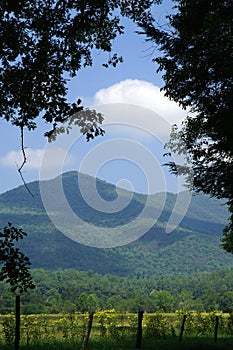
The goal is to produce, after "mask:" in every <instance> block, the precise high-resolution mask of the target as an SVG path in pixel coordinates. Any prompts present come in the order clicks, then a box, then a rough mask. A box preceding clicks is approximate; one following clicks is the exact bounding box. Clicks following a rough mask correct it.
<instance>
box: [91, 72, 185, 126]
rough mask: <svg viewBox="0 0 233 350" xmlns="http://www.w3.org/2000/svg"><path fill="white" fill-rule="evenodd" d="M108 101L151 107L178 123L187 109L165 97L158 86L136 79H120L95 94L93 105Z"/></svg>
mask: <svg viewBox="0 0 233 350" xmlns="http://www.w3.org/2000/svg"><path fill="white" fill-rule="evenodd" d="M109 103H128V104H135V105H139V106H142V107H145V108H148V109H151V110H153V111H154V112H156V113H157V114H159V115H160V116H161V117H163V118H165V119H166V120H167V121H168V122H169V123H171V124H174V123H177V124H179V123H180V122H181V121H182V120H183V119H184V118H185V116H186V115H187V111H184V110H182V109H181V108H180V107H179V106H178V104H177V103H175V102H174V101H170V100H169V99H168V98H167V97H165V96H164V94H163V92H161V91H160V88H159V87H158V86H156V85H153V84H152V83H149V82H146V81H142V80H137V79H127V80H124V81H121V82H120V83H117V84H114V85H112V86H110V87H108V88H106V89H101V90H99V91H98V92H97V93H96V94H95V96H94V104H95V105H102V104H109Z"/></svg>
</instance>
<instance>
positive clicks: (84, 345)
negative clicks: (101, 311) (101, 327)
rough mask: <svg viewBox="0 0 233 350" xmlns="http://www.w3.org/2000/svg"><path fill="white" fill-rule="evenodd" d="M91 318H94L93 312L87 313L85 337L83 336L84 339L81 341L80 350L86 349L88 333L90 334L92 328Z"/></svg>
mask: <svg viewBox="0 0 233 350" xmlns="http://www.w3.org/2000/svg"><path fill="white" fill-rule="evenodd" d="M93 317H94V312H89V315H88V321H87V328H86V331H85V335H84V339H83V343H82V347H81V350H86V349H87V344H88V340H89V337H90V333H91V328H92V323H93Z"/></svg>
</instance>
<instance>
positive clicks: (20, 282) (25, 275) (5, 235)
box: [0, 223, 35, 293]
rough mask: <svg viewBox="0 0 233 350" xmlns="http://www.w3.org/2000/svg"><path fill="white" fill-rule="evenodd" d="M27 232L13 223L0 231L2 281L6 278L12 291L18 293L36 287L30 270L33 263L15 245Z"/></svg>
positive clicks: (0, 272) (0, 271)
mask: <svg viewBox="0 0 233 350" xmlns="http://www.w3.org/2000/svg"><path fill="white" fill-rule="evenodd" d="M26 235H27V234H26V233H25V232H24V231H23V230H21V229H18V228H16V227H14V226H13V225H12V224H11V223H8V226H6V227H4V228H3V230H2V231H0V265H1V270H0V281H4V280H6V282H7V283H9V284H10V288H11V291H12V292H15V291H17V292H18V293H21V292H24V291H27V290H28V289H33V288H35V285H34V283H33V281H32V277H31V274H30V272H29V266H30V265H31V263H30V261H29V259H28V257H27V256H25V255H24V254H23V253H22V252H21V251H20V250H19V248H16V247H15V242H18V241H19V240H20V239H22V238H23V237H24V236H26Z"/></svg>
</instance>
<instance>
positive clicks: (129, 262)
mask: <svg viewBox="0 0 233 350" xmlns="http://www.w3.org/2000/svg"><path fill="white" fill-rule="evenodd" d="M82 178H83V181H84V185H85V186H86V187H87V188H91V184H92V182H93V181H96V187H97V190H98V192H99V195H100V196H101V197H102V198H104V199H105V200H107V201H112V200H114V199H116V198H117V189H116V187H115V186H114V185H112V184H109V183H106V182H105V181H102V180H99V179H93V178H92V177H90V176H88V175H85V176H84V175H83V176H82ZM56 181H58V178H56V179H54V180H49V181H47V182H46V186H48V188H49V189H50V190H51V189H53V186H55V183H56ZM62 181H63V187H64V192H65V194H66V197H67V201H68V202H69V204H70V206H71V207H72V209H73V210H74V212H76V213H78V215H79V216H80V217H82V219H83V220H84V221H87V222H90V223H93V224H94V225H95V226H97V228H98V227H103V226H104V227H119V230H120V229H121V226H122V225H124V224H126V223H128V222H130V221H131V220H133V218H135V217H137V215H138V214H139V213H140V212H141V210H142V209H143V207H144V204H145V201H146V198H147V196H145V195H142V194H136V193H134V194H133V197H132V200H131V202H130V203H129V205H128V206H127V207H126V208H125V209H124V210H121V211H119V213H117V214H115V213H100V212H99V211H96V210H94V209H93V208H91V207H90V206H88V205H87V204H86V202H85V200H84V199H83V198H82V196H81V194H80V190H79V188H78V186H77V173H76V172H68V173H65V174H63V177H62ZM29 187H30V190H31V191H32V193H33V194H34V198H33V197H31V196H30V194H29V193H28V192H27V191H26V189H25V187H24V186H20V187H18V188H16V189H13V190H11V191H8V192H6V193H3V194H1V195H0V226H1V227H2V226H4V225H6V223H7V222H12V223H14V224H15V225H16V224H17V225H20V226H22V227H23V228H24V230H25V231H26V232H27V233H28V237H27V238H25V239H24V241H23V242H22V243H21V249H22V250H23V251H24V252H25V253H26V254H27V255H28V256H29V257H30V259H31V262H32V264H33V267H44V268H46V269H56V268H75V269H79V270H83V271H87V270H90V269H91V270H93V271H95V272H98V273H101V274H106V273H111V274H116V275H122V276H126V275H136V276H145V275H147V276H149V275H153V274H155V273H156V274H157V273H159V274H177V273H183V274H188V273H194V272H199V271H212V270H218V269H221V268H228V267H229V268H232V267H233V256H232V255H229V254H227V253H225V252H224V251H223V249H222V248H220V238H221V236H222V229H223V227H224V226H225V225H226V223H227V218H228V212H227V209H226V207H225V206H224V205H223V203H224V202H222V201H219V200H216V199H210V198H209V197H207V196H205V195H198V196H197V195H195V196H193V197H192V201H191V203H190V207H189V209H188V212H187V213H186V215H185V217H184V219H183V220H182V222H181V223H180V224H179V227H177V228H176V229H175V230H174V231H173V232H172V233H165V227H166V223H167V220H168V218H169V217H170V215H171V212H172V209H173V207H174V203H175V200H176V195H175V194H172V193H167V194H166V195H167V196H166V203H165V206H164V209H163V211H162V213H161V215H160V217H159V220H158V221H157V223H156V225H155V226H154V227H152V228H151V229H150V230H149V231H148V232H147V233H146V234H145V235H144V236H143V237H141V238H140V239H139V240H137V241H135V242H133V243H130V244H128V245H126V246H122V247H117V248H106V249H103V248H102V249H99V248H93V247H88V246H84V245H81V244H79V243H76V242H74V241H72V240H70V239H69V238H67V237H66V236H64V235H63V234H62V233H60V232H59V231H58V230H57V229H56V227H55V226H54V225H53V224H52V222H51V221H50V219H49V217H48V216H47V214H46V211H45V209H44V207H43V203H42V200H41V196H40V189H39V182H38V181H35V182H32V183H30V184H29ZM54 188H55V187H54ZM120 191H121V194H122V196H123V197H124V196H126V197H127V195H128V192H127V191H124V190H120ZM51 196H52V200H53V201H56V200H57V197H56V192H54V193H53V191H51ZM159 196H162V194H158V195H157V197H156V198H157V199H159V198H160V197H159ZM53 197H54V198H53ZM156 203H158V201H157V202H155V204H154V206H155V207H156ZM150 210H155V208H154V207H153V206H152V207H151V208H150ZM146 220H150V218H149V217H148V218H146ZM81 229H82V228H79V230H81Z"/></svg>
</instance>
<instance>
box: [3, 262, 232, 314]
mask: <svg viewBox="0 0 233 350" xmlns="http://www.w3.org/2000/svg"><path fill="white" fill-rule="evenodd" d="M32 276H33V279H34V281H35V283H36V289H35V290H34V291H31V292H30V293H26V294H24V295H23V296H22V313H26V314H30V313H59V312H86V311H90V310H98V309H112V308H114V309H115V310H117V311H121V312H126V311H128V312H137V311H138V310H140V309H144V310H145V311H147V312H154V311H157V310H161V311H164V312H172V311H176V310H182V311H190V310H198V311H213V310H219V311H223V312H233V291H232V290H233V270H221V271H215V272H209V273H207V272H205V273H198V274H193V275H186V276H184V275H179V276H161V275H154V276H153V277H150V278H135V277H130V276H128V277H119V276H113V275H109V274H108V275H100V274H97V273H94V272H93V271H91V270H90V271H88V272H81V271H77V270H73V269H66V270H61V269H58V270H55V271H48V270H44V269H42V268H41V269H34V270H32ZM13 310H14V299H13V295H12V293H11V292H10V290H9V287H8V286H7V285H6V284H5V283H3V282H2V283H1V284H0V313H9V312H12V311H13Z"/></svg>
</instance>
